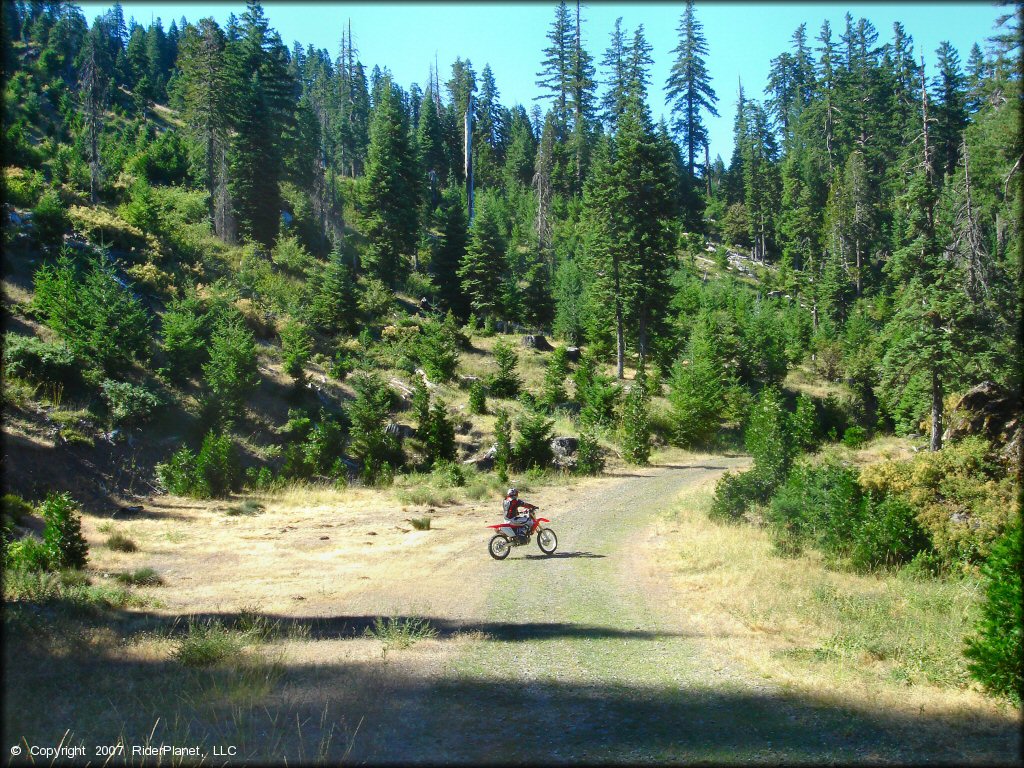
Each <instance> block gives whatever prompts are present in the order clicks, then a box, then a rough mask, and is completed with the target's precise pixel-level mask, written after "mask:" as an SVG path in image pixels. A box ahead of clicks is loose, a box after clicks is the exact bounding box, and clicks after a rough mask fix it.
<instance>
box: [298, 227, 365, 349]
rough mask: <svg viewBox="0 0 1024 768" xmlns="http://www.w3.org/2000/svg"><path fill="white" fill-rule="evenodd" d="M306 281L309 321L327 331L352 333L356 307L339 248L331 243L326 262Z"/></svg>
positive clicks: (349, 273)
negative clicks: (329, 253) (308, 285)
mask: <svg viewBox="0 0 1024 768" xmlns="http://www.w3.org/2000/svg"><path fill="white" fill-rule="evenodd" d="M310 283H311V287H312V291H313V295H312V297H311V299H310V302H309V318H310V322H312V323H313V324H314V325H316V326H317V327H318V328H321V329H323V330H325V331H327V332H328V333H352V332H353V331H354V330H355V322H356V312H357V309H358V307H357V304H356V295H355V281H354V280H353V279H352V272H351V271H350V270H349V268H348V265H347V264H345V257H344V256H343V255H342V253H341V250H340V248H338V247H337V246H335V248H334V249H333V250H332V251H331V255H330V257H329V258H328V261H327V264H326V265H325V266H324V267H323V268H322V271H319V272H317V273H316V274H315V276H314V278H313V279H312V280H311V281H310Z"/></svg>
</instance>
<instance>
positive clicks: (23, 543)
mask: <svg viewBox="0 0 1024 768" xmlns="http://www.w3.org/2000/svg"><path fill="white" fill-rule="evenodd" d="M4 558H5V561H6V562H5V564H4V569H5V570H6V571H15V570H19V569H21V570H28V571H49V570H51V565H50V550H49V547H47V546H46V544H44V543H43V542H41V541H40V540H39V539H36V538H33V537H32V536H28V537H26V538H24V539H19V540H17V541H12V542H11V543H10V544H8V545H7V549H6V551H5V554H4ZM6 580H7V574H4V581H6Z"/></svg>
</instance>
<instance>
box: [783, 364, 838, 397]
mask: <svg viewBox="0 0 1024 768" xmlns="http://www.w3.org/2000/svg"><path fill="white" fill-rule="evenodd" d="M782 385H783V386H784V387H785V388H786V389H790V390H793V391H794V392H798V393H802V394H805V395H808V396H810V397H814V398H818V399H822V400H824V399H825V398H828V397H834V398H835V399H836V400H838V401H840V402H842V401H844V400H848V399H850V398H851V397H853V393H852V392H850V388H849V387H847V386H846V385H845V384H842V383H840V382H837V381H825V380H824V379H822V378H821V377H820V376H818V375H817V374H815V373H814V372H813V371H811V370H810V369H809V368H808V367H807V365H800V366H797V367H796V368H791V369H790V370H789V372H788V373H787V374H786V378H785V379H784V380H783V382H782Z"/></svg>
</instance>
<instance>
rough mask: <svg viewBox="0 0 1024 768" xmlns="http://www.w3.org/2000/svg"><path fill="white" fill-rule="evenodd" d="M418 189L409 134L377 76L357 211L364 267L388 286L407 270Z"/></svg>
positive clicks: (387, 84) (388, 86)
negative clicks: (362, 223)
mask: <svg viewBox="0 0 1024 768" xmlns="http://www.w3.org/2000/svg"><path fill="white" fill-rule="evenodd" d="M420 190H421V185H420V183H419V174H418V171H417V169H416V159H415V156H414V154H413V150H412V146H411V145H410V143H409V131H408V126H407V123H406V120H405V117H404V116H403V114H402V111H401V108H400V104H399V98H398V94H397V93H396V89H395V88H394V87H393V85H392V83H391V79H390V78H389V77H387V76H383V78H382V81H381V86H380V97H379V101H378V103H376V104H375V105H374V109H373V122H372V124H371V126H370V147H369V150H368V153H367V159H366V183H365V187H364V192H363V196H362V199H361V201H360V202H361V209H362V213H363V219H364V221H365V226H366V237H367V240H368V241H369V244H368V247H367V249H366V255H365V261H366V266H367V268H368V269H369V270H370V271H371V272H372V273H373V274H375V275H376V276H377V277H378V278H379V279H381V280H383V281H384V282H385V283H386V284H388V285H391V286H393V285H395V284H396V283H397V281H398V280H399V279H401V277H402V275H404V274H405V272H406V270H407V269H408V265H407V263H406V261H405V257H406V256H409V255H411V254H412V253H413V252H414V250H415V249H416V242H417V238H418V229H417V227H418V209H419V196H420Z"/></svg>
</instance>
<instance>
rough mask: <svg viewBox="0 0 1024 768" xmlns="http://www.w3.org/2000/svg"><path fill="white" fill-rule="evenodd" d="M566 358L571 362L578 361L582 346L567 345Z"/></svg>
mask: <svg viewBox="0 0 1024 768" xmlns="http://www.w3.org/2000/svg"><path fill="white" fill-rule="evenodd" d="M565 359H566V360H568V361H569V362H570V363H575V362H578V361H579V359H580V348H579V347H566V348H565Z"/></svg>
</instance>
